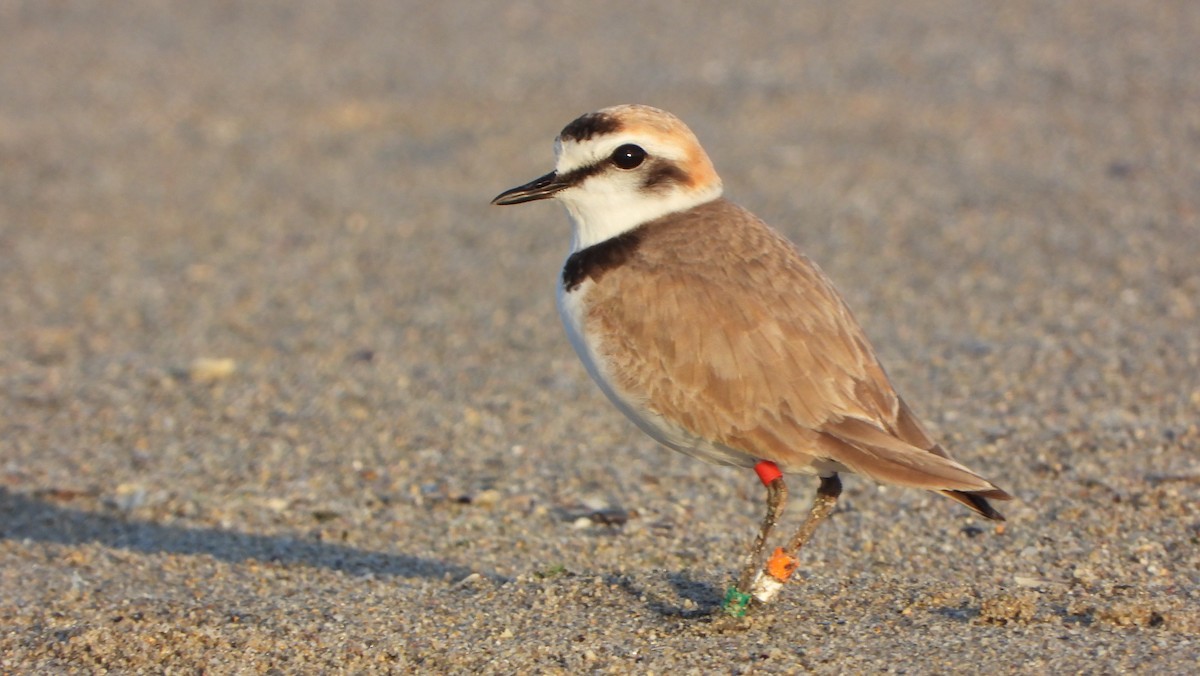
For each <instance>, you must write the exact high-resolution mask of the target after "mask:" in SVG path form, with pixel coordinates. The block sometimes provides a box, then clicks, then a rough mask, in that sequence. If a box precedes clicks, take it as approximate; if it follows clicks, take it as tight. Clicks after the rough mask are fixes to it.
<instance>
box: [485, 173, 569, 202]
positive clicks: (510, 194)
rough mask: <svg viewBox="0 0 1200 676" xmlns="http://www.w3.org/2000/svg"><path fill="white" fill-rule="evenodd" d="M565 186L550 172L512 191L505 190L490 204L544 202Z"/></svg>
mask: <svg viewBox="0 0 1200 676" xmlns="http://www.w3.org/2000/svg"><path fill="white" fill-rule="evenodd" d="M567 185H568V184H566V183H560V182H559V181H558V174H556V173H554V172H553V171H552V172H550V173H549V174H546V175H545V176H540V177H538V178H535V179H533V180H532V181H530V182H528V183H526V184H525V185H519V186H517V187H515V188H513V189H512V190H505V191H504V192H502V193H500V194H499V195H496V197H495V199H493V200H492V204H499V205H507V204H522V203H524V202H532V201H534V200H544V199H546V198H548V197H553V196H554V193H556V192H558V191H559V190H562V189H563V188H566V187H567Z"/></svg>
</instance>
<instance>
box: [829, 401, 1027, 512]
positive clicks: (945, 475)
mask: <svg viewBox="0 0 1200 676" xmlns="http://www.w3.org/2000/svg"><path fill="white" fill-rule="evenodd" d="M824 432H825V436H824V438H823V441H824V442H825V444H826V448H827V450H828V451H830V457H831V459H832V460H834V461H836V462H838V463H840V464H842V465H844V466H845V467H846V468H848V469H850V470H851V471H853V472H856V473H859V474H865V475H867V476H869V477H871V478H872V479H875V480H876V481H880V482H883V483H890V484H897V485H900V486H910V487H912V488H923V489H925V490H929V491H935V492H937V493H940V494H942V495H944V496H946V497H948V498H950V499H951V500H955V501H957V502H960V503H962V504H963V505H965V506H967V507H968V508H970V509H971V510H973V511H974V512H976V513H978V514H979V515H981V516H984V517H986V518H988V519H992V520H995V521H1003V520H1004V515H1003V514H1001V513H1000V512H998V511H996V509H995V508H993V507H992V505H991V503H989V502H988V500H989V499H991V500H1011V499H1012V496H1011V495H1009V494H1008V493H1006V492H1004V491H1003V490H1001V489H1000V488H998V487H996V485H995V484H993V483H992V482H990V481H988V480H987V479H984V478H983V477H981V476H979V475H978V474H976V473H975V472H973V471H971V470H970V469H969V468H967V467H965V466H963V465H961V464H959V463H958V462H955V461H954V460H953V459H951V458H950V457H949V454H948V453H946V451H945V450H943V449H942V448H941V447H940V446H938V445H937V444H933V445H932V447H931V448H928V449H922V448H918V447H916V446H913V445H911V444H909V443H907V442H905V441H903V440H901V439H898V438H896V437H894V436H891V435H890V434H888V433H886V432H884V431H883V430H881V429H879V428H877V427H875V426H874V425H872V424H871V423H869V422H866V421H863V420H856V419H853V418H844V419H842V420H840V421H838V422H837V423H836V424H834V425H828V426H826V429H825V430H824Z"/></svg>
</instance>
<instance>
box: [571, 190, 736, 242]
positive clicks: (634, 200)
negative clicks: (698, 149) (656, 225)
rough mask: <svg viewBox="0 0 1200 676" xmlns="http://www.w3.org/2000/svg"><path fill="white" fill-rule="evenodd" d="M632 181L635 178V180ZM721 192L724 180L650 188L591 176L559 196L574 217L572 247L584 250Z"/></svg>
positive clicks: (572, 221)
mask: <svg viewBox="0 0 1200 676" xmlns="http://www.w3.org/2000/svg"><path fill="white" fill-rule="evenodd" d="M631 183H632V182H631ZM720 196H721V184H720V183H719V182H718V183H716V184H715V185H709V186H706V187H705V188H701V189H696V190H672V191H670V192H666V193H662V192H646V191H643V190H641V189H640V186H638V185H636V184H620V183H615V182H612V181H603V180H588V181H584V183H583V184H582V185H579V186H576V187H573V188H568V189H567V190H564V191H562V192H561V193H559V194H558V195H556V197H557V198H558V199H559V200H561V201H562V203H563V206H565V207H566V208H567V215H569V216H570V217H571V226H572V241H571V251H572V252H575V251H581V250H583V249H586V248H588V247H590V246H592V245H594V244H599V243H601V242H604V241H607V240H610V239H612V238H613V237H616V236H618V235H621V234H623V233H626V232H629V231H630V230H633V229H634V228H636V227H638V226H640V225H642V224H643V223H649V222H650V221H653V220H655V219H657V218H661V217H663V216H666V215H667V214H673V213H675V212H678V211H686V210H687V209H691V208H692V207H695V206H699V205H701V204H705V203H706V202H711V201H712V200H715V199H717V198H718V197H720Z"/></svg>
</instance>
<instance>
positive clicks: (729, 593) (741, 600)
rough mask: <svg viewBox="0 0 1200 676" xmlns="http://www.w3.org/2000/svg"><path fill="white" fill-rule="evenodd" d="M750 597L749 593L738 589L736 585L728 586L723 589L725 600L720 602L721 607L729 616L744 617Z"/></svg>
mask: <svg viewBox="0 0 1200 676" xmlns="http://www.w3.org/2000/svg"><path fill="white" fill-rule="evenodd" d="M751 598H752V597H751V596H750V595H749V594H747V593H746V592H744V591H740V590H739V589H738V588H737V587H736V586H735V587H730V588H729V589H727V590H726V591H725V600H724V601H723V602H721V609H722V610H724V611H725V613H726V614H727V615H730V616H731V617H745V616H746V608H748V607H749V606H750V599H751Z"/></svg>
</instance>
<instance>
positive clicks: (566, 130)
mask: <svg viewBox="0 0 1200 676" xmlns="http://www.w3.org/2000/svg"><path fill="white" fill-rule="evenodd" d="M620 128H621V121H620V120H618V119H617V118H616V117H614V116H612V115H609V114H607V113H588V114H587V115H581V116H579V117H577V118H575V121H573V122H571V124H568V125H567V126H565V127H563V130H562V131H561V132H560V133H559V135H558V136H559V138H561V139H562V140H564V141H568V140H569V141H576V142H578V141H586V140H588V139H590V138H592V137H593V136H597V135H603V134H611V133H613V132H614V131H617V130H618V129H620Z"/></svg>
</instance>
